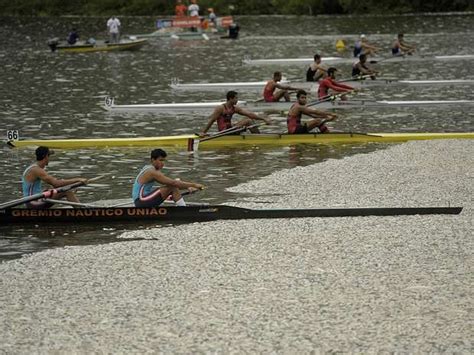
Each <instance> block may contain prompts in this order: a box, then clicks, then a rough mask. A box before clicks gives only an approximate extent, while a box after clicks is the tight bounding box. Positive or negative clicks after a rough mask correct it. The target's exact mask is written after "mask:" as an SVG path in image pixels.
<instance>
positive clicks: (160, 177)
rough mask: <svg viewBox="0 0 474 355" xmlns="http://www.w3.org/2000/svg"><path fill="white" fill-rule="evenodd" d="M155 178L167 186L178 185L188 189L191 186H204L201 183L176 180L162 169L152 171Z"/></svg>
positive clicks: (179, 187) (196, 187)
mask: <svg viewBox="0 0 474 355" xmlns="http://www.w3.org/2000/svg"><path fill="white" fill-rule="evenodd" d="M151 174H152V176H153V178H154V179H155V181H156V182H158V183H159V184H161V185H165V186H172V187H176V188H178V189H188V188H190V187H192V188H195V189H199V190H200V189H202V188H204V186H203V185H201V184H196V183H194V182H187V181H182V180H175V179H171V178H169V177H167V176H166V175H164V174H163V173H162V172H160V171H153V172H151Z"/></svg>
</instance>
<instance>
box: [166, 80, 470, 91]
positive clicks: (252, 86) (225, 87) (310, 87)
mask: <svg viewBox="0 0 474 355" xmlns="http://www.w3.org/2000/svg"><path fill="white" fill-rule="evenodd" d="M281 83H282V84H284V85H291V86H293V87H296V88H299V89H304V90H307V91H311V92H316V91H317V90H318V88H319V84H318V83H314V82H307V81H302V82H299V81H297V82H295V81H292V82H289V81H282V82H281ZM266 84H267V82H266V81H249V82H233V83H230V82H229V83H195V84H191V83H189V84H187V83H179V82H173V83H171V85H170V87H171V89H173V90H176V91H194V92H195V91H198V90H199V91H222V92H226V91H229V90H245V91H258V92H261V91H263V88H264V87H265V85H266ZM344 84H347V85H350V86H352V87H353V88H363V87H364V88H365V87H366V88H370V87H383V86H430V87H431V86H448V85H474V80H395V79H376V80H370V79H366V80H347V81H344Z"/></svg>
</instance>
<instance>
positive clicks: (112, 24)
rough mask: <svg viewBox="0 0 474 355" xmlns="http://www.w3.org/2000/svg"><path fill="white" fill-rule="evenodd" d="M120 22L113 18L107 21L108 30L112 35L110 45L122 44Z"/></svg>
mask: <svg viewBox="0 0 474 355" xmlns="http://www.w3.org/2000/svg"><path fill="white" fill-rule="evenodd" d="M120 26H121V24H120V20H119V19H118V18H117V17H115V16H112V17H111V18H109V20H108V21H107V29H108V31H109V35H110V43H119V42H120Z"/></svg>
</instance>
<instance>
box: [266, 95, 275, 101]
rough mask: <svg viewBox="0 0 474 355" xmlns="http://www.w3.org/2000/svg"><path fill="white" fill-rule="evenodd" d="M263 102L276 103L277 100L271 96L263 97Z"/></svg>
mask: <svg viewBox="0 0 474 355" xmlns="http://www.w3.org/2000/svg"><path fill="white" fill-rule="evenodd" d="M263 99H264V100H265V102H277V100H276V99H275V97H274V96H273V95H272V96H265V97H264V98H263Z"/></svg>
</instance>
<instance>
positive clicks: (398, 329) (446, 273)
mask: <svg viewBox="0 0 474 355" xmlns="http://www.w3.org/2000/svg"><path fill="white" fill-rule="evenodd" d="M473 189H474V142H472V141H469V140H465V141H426V142H411V143H407V144H401V145H394V146H391V147H389V148H388V149H386V150H379V151H377V152H374V153H370V154H360V155H356V156H353V157H348V158H346V159H342V160H329V161H326V162H324V163H320V164H316V165H312V166H307V167H299V168H295V169H291V170H284V171H280V172H277V173H274V174H272V175H270V176H267V177H265V178H263V179H260V180H257V181H251V182H249V183H247V184H244V185H240V186H236V187H235V188H233V189H232V190H233V191H236V192H246V193H248V192H257V193H258V194H257V195H256V196H255V197H254V198H252V199H247V200H246V201H242V205H245V206H248V207H255V208H266V207H341V206H343V207H358V206H373V207H385V206H389V207H390V206H400V207H403V206H441V205H451V206H455V205H456V206H464V210H463V212H462V213H461V214H460V215H457V216H452V215H438V216H410V217H406V216H405V217H364V218H332V219H320V218H314V219H293V220H247V221H219V222H208V223H195V224H189V225H181V226H178V227H173V228H154V229H148V230H141V231H133V232H128V233H126V234H124V235H123V236H122V237H123V241H124V242H122V243H114V244H106V245H99V246H81V247H68V248H64V249H54V250H48V251H45V252H40V253H36V254H33V255H30V256H27V257H24V258H22V259H18V260H13V261H9V262H5V263H3V264H0V290H1V292H0V319H1V322H0V334H1V338H2V340H1V342H0V353H7V354H19V353H28V354H30V353H147V352H148V353H151V352H163V353H243V352H247V353H255V352H259V353H300V352H304V353H310V352H312V351H313V352H315V353H320V352H339V351H340V352H362V353H375V352H402V353H406V352H409V353H424V352H434V353H439V352H449V353H453V352H457V353H466V354H467V353H472V352H473V335H474V332H473V325H472V324H473V289H474V287H473V286H474V285H473V275H474V273H473V271H474V270H473V265H474V264H473V251H474V245H473V200H472V196H473ZM127 238H143V240H139V241H136V240H133V241H132V240H127Z"/></svg>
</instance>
